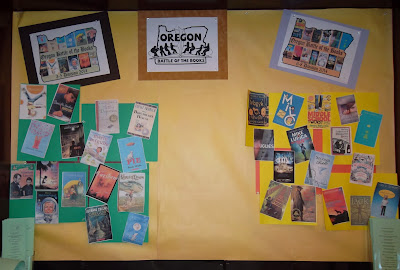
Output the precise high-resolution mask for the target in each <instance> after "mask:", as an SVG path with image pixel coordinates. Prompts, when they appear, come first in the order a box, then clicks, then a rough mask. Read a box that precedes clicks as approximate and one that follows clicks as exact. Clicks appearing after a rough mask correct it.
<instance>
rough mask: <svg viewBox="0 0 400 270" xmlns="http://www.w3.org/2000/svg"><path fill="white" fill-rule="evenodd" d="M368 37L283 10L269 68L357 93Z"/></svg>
mask: <svg viewBox="0 0 400 270" xmlns="http://www.w3.org/2000/svg"><path fill="white" fill-rule="evenodd" d="M368 33H369V32H368V31H367V30H365V29H361V28H357V27H353V26H350V25H345V24H341V23H337V22H333V21H328V20H324V19H320V18H316V17H313V16H309V15H304V14H301V13H297V12H292V11H289V10H284V11H283V15H282V19H281V24H280V26H279V31H278V35H277V37H276V41H275V46H274V50H273V53H272V57H271V62H270V68H274V69H278V70H282V71H287V72H290V73H294V74H298V75H302V76H306V77H309V78H313V79H317V80H321V81H324V82H328V83H333V84H336V85H339V86H344V87H348V88H351V89H354V88H355V86H356V83H357V77H358V73H359V70H360V66H361V61H362V58H363V55H364V50H365V45H366V43H367V39H368Z"/></svg>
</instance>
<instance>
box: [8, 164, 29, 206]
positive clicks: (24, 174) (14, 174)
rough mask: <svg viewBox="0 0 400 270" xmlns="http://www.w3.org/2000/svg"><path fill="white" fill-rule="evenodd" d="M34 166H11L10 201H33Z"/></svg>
mask: <svg viewBox="0 0 400 270" xmlns="http://www.w3.org/2000/svg"><path fill="white" fill-rule="evenodd" d="M34 167H35V165H34V164H11V175H10V199H11V200H14V199H32V198H33V182H34V180H35V173H34Z"/></svg>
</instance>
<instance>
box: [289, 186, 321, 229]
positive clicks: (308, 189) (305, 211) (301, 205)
mask: <svg viewBox="0 0 400 270" xmlns="http://www.w3.org/2000/svg"><path fill="white" fill-rule="evenodd" d="M315 195H316V192H315V187H312V186H298V185H292V193H291V196H290V197H291V200H290V210H291V220H292V221H294V222H312V223H315V222H317V203H316V196H315Z"/></svg>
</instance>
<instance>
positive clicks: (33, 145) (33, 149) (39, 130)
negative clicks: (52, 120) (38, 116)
mask: <svg viewBox="0 0 400 270" xmlns="http://www.w3.org/2000/svg"><path fill="white" fill-rule="evenodd" d="M53 131H54V125H52V124H49V123H45V122H41V121H37V120H32V121H31V123H30V125H29V128H28V132H27V133H26V136H25V140H24V143H23V145H22V148H21V152H22V153H25V154H29V155H32V156H36V157H40V158H44V157H45V156H46V152H47V148H48V147H49V143H50V139H51V135H53Z"/></svg>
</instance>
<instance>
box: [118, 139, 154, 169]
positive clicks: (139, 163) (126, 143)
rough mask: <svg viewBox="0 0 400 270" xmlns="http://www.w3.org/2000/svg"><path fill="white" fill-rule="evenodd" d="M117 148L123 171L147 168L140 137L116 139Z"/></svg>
mask: <svg viewBox="0 0 400 270" xmlns="http://www.w3.org/2000/svg"><path fill="white" fill-rule="evenodd" d="M118 148H119V153H120V157H121V165H122V171H123V172H124V173H125V172H126V173H128V172H135V171H141V170H145V169H147V164H146V157H145V155H144V148H143V141H142V138H139V137H135V136H133V137H127V138H124V139H118Z"/></svg>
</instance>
